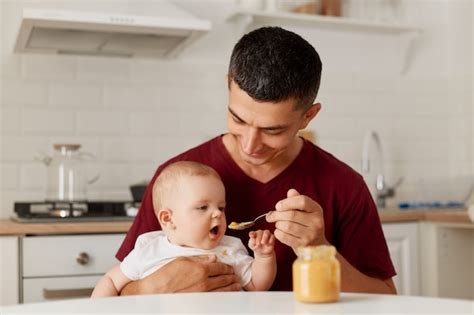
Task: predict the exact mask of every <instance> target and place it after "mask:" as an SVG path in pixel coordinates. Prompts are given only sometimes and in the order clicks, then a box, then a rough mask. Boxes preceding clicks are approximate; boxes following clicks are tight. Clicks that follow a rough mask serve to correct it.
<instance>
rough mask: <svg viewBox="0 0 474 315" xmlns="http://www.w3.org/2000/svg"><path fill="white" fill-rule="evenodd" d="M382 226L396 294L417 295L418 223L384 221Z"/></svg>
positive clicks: (418, 284)
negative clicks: (395, 273)
mask: <svg viewBox="0 0 474 315" xmlns="http://www.w3.org/2000/svg"><path fill="white" fill-rule="evenodd" d="M382 228H383V231H384V234H385V239H386V241H387V245H388V249H389V251H390V256H391V258H392V262H393V264H394V267H395V270H396V271H397V275H396V276H395V277H394V278H393V281H394V283H395V286H396V287H397V291H398V294H402V295H419V294H420V280H419V271H418V269H419V259H418V242H419V237H418V223H417V222H412V223H384V224H382Z"/></svg>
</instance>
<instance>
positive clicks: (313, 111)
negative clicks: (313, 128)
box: [300, 103, 321, 129]
mask: <svg viewBox="0 0 474 315" xmlns="http://www.w3.org/2000/svg"><path fill="white" fill-rule="evenodd" d="M320 110H321V103H314V104H313V105H312V106H311V107H310V108H309V109H308V110H307V111H306V112H304V114H303V122H302V124H301V126H300V129H304V128H306V126H308V124H309V122H310V121H311V120H313V118H314V117H316V115H317V114H318V113H319V111H320Z"/></svg>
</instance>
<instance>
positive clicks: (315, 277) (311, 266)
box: [293, 245, 341, 303]
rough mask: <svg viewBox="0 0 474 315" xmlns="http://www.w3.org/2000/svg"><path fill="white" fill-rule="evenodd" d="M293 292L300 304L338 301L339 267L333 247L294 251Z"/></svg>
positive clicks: (301, 248)
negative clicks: (296, 256) (295, 255)
mask: <svg viewBox="0 0 474 315" xmlns="http://www.w3.org/2000/svg"><path fill="white" fill-rule="evenodd" d="M296 252H297V253H296V254H297V255H298V258H297V259H296V260H295V262H294V263H293V292H294V294H295V298H296V299H297V300H298V301H300V302H310V303H313V302H314V303H329V302H336V301H337V300H339V292H340V288H341V266H340V263H339V261H338V260H337V259H336V249H335V248H334V246H327V245H320V246H306V247H299V248H298V249H297V251H296Z"/></svg>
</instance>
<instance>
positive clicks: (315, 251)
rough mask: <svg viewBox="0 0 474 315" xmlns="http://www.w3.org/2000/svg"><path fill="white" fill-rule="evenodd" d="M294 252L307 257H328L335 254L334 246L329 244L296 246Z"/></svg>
mask: <svg viewBox="0 0 474 315" xmlns="http://www.w3.org/2000/svg"><path fill="white" fill-rule="evenodd" d="M296 254H297V255H298V257H304V258H308V259H311V258H314V259H328V258H331V257H334V256H335V255H336V248H335V247H334V246H331V245H319V246H301V247H298V248H297V250H296Z"/></svg>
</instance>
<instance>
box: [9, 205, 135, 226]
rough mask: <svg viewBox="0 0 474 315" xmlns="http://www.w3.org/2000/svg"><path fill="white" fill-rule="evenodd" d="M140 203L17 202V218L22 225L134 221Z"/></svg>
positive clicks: (15, 219)
mask: <svg viewBox="0 0 474 315" xmlns="http://www.w3.org/2000/svg"><path fill="white" fill-rule="evenodd" d="M138 208H140V203H139V202H133V201H78V202H63V201H27V202H15V203H14V211H15V213H16V217H13V218H12V220H14V221H17V222H22V223H38V222H81V221H129V220H133V218H134V217H135V215H136V213H137V211H138Z"/></svg>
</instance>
